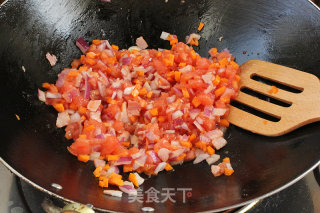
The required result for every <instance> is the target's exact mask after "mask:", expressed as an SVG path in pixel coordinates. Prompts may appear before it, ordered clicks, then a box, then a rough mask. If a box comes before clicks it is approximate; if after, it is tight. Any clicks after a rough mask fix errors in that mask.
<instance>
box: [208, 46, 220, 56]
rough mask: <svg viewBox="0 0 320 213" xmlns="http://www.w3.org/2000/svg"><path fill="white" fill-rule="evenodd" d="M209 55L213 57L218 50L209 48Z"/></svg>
mask: <svg viewBox="0 0 320 213" xmlns="http://www.w3.org/2000/svg"><path fill="white" fill-rule="evenodd" d="M209 53H210V55H215V54H217V53H218V49H217V48H211V49H210V50H209Z"/></svg>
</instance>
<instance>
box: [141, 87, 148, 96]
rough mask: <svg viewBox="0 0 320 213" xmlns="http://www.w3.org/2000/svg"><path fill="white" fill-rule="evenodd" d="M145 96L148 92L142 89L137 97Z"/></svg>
mask: <svg viewBox="0 0 320 213" xmlns="http://www.w3.org/2000/svg"><path fill="white" fill-rule="evenodd" d="M146 94H148V91H147V89H146V88H144V87H143V88H142V89H140V91H139V95H146Z"/></svg>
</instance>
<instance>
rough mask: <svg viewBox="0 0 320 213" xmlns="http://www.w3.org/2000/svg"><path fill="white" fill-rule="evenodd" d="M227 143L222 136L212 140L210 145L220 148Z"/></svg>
mask: <svg viewBox="0 0 320 213" xmlns="http://www.w3.org/2000/svg"><path fill="white" fill-rule="evenodd" d="M226 144H227V141H226V139H224V138H223V137H221V138H218V139H215V140H212V145H213V146H214V148H216V149H217V150H219V149H221V148H222V147H224V146H225V145H226Z"/></svg>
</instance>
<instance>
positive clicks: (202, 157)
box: [193, 153, 209, 164]
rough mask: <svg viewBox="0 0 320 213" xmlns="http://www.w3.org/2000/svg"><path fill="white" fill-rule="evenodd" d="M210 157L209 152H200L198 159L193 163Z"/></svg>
mask: <svg viewBox="0 0 320 213" xmlns="http://www.w3.org/2000/svg"><path fill="white" fill-rule="evenodd" d="M208 157H209V155H208V154H206V153H203V154H200V155H198V156H197V157H196V159H195V160H194V161H193V164H197V163H200V162H201V161H203V160H205V159H207V158H208Z"/></svg>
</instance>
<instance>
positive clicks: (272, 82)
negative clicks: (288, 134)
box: [251, 73, 303, 93]
mask: <svg viewBox="0 0 320 213" xmlns="http://www.w3.org/2000/svg"><path fill="white" fill-rule="evenodd" d="M251 79H253V80H255V81H259V82H261V83H264V84H267V85H270V86H275V87H277V88H279V89H283V90H286V91H288V92H292V93H301V92H302V91H303V88H300V87H295V86H293V85H285V84H283V83H280V82H277V81H275V80H271V79H267V78H265V77H263V76H259V75H258V74H256V73H254V74H252V75H251Z"/></svg>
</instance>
